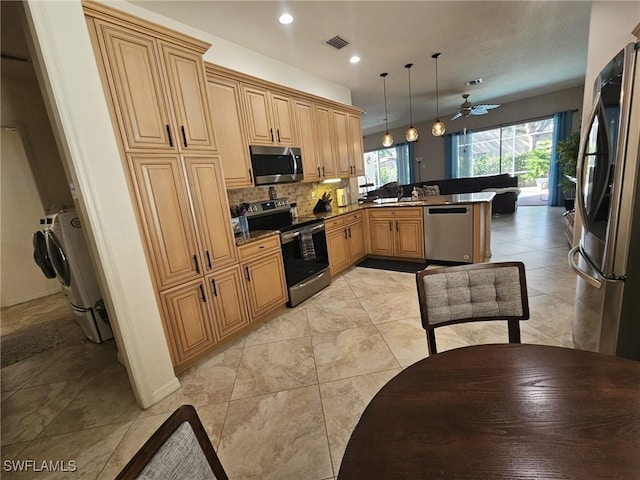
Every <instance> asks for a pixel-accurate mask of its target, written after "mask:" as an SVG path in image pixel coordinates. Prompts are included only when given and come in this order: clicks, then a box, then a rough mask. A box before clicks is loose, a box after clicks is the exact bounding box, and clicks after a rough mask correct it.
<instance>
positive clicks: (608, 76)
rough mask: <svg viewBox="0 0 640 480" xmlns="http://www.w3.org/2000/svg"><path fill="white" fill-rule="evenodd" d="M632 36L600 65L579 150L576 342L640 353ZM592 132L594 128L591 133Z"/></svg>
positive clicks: (637, 81) (638, 118)
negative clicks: (615, 53) (590, 109)
mask: <svg viewBox="0 0 640 480" xmlns="http://www.w3.org/2000/svg"><path fill="white" fill-rule="evenodd" d="M639 45H640V44H629V45H627V46H626V47H625V48H624V49H623V50H621V51H620V52H619V53H618V55H616V56H615V57H614V58H613V59H612V60H611V61H610V62H609V63H608V64H607V65H606V66H605V67H604V69H603V70H602V71H601V72H600V75H599V76H598V77H597V78H596V82H595V85H594V103H593V108H592V112H591V115H590V117H589V123H588V128H587V129H586V130H583V138H582V139H581V146H580V153H579V158H578V171H577V180H578V189H577V198H576V208H577V209H579V213H580V217H581V224H580V225H578V226H577V228H580V229H581V230H580V242H579V244H578V245H577V246H576V247H575V248H573V249H572V250H571V252H570V253H569V263H570V265H571V267H572V268H573V270H574V271H575V272H576V273H577V274H578V279H577V285H576V303H575V311H574V318H573V340H574V344H575V347H576V348H579V349H584V350H592V351H597V352H602V353H608V354H612V355H618V356H622V357H627V358H632V359H636V360H640V180H639V178H638V177H639V175H640V169H639V159H638V154H639V147H640V66H639V65H638V48H639ZM585 132H586V133H585Z"/></svg>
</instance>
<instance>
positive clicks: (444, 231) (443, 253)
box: [423, 205, 473, 263]
mask: <svg viewBox="0 0 640 480" xmlns="http://www.w3.org/2000/svg"><path fill="white" fill-rule="evenodd" d="M423 214H424V252H425V257H426V258H427V259H428V260H442V261H447V262H464V263H473V205H439V206H433V207H429V206H425V207H424V212H423Z"/></svg>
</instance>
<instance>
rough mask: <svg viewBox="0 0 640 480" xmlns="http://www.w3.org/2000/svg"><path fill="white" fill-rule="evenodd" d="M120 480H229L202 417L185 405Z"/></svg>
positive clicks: (118, 478)
mask: <svg viewBox="0 0 640 480" xmlns="http://www.w3.org/2000/svg"><path fill="white" fill-rule="evenodd" d="M116 479H117V480H133V479H139V480H141V479H144V480H182V479H189V480H211V479H214V480H228V477H227V474H226V473H225V471H224V469H223V468H222V464H221V463H220V460H219V459H218V456H217V455H216V452H215V450H214V449H213V445H212V444H211V441H210V440H209V437H208V436H207V432H206V431H205V429H204V427H203V425H202V423H201V422H200V418H199V417H198V414H197V413H196V410H195V408H194V407H193V406H192V405H182V406H181V407H179V408H178V409H177V410H176V411H175V412H173V413H172V414H171V416H170V417H169V418H168V419H167V420H165V422H164V423H163V424H162V425H160V427H159V428H158V429H157V430H156V431H155V432H154V433H153V435H152V436H151V437H150V438H149V440H147V442H146V443H145V444H144V445H143V446H142V448H140V450H138V452H137V453H136V454H135V455H134V457H133V458H132V459H131V461H130V462H129V463H128V464H127V465H126V466H125V467H124V469H123V470H122V471H121V472H120V474H119V475H118V476H117V477H116Z"/></svg>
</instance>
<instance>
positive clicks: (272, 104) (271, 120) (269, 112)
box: [242, 84, 296, 146]
mask: <svg viewBox="0 0 640 480" xmlns="http://www.w3.org/2000/svg"><path fill="white" fill-rule="evenodd" d="M242 92H243V96H244V103H245V108H246V111H247V118H246V120H247V127H248V134H249V144H250V145H289V146H295V145H296V136H295V130H294V128H295V122H294V120H293V119H294V117H293V115H294V114H293V100H292V99H291V97H289V96H286V95H282V94H279V93H274V92H271V91H269V90H266V89H263V88H259V87H255V86H252V85H246V84H243V85H242Z"/></svg>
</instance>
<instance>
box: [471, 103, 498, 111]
mask: <svg viewBox="0 0 640 480" xmlns="http://www.w3.org/2000/svg"><path fill="white" fill-rule="evenodd" d="M499 106H500V104H499V103H479V104H478V105H476V106H475V107H473V108H482V109H484V110H491V109H493V108H498V107H499Z"/></svg>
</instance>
